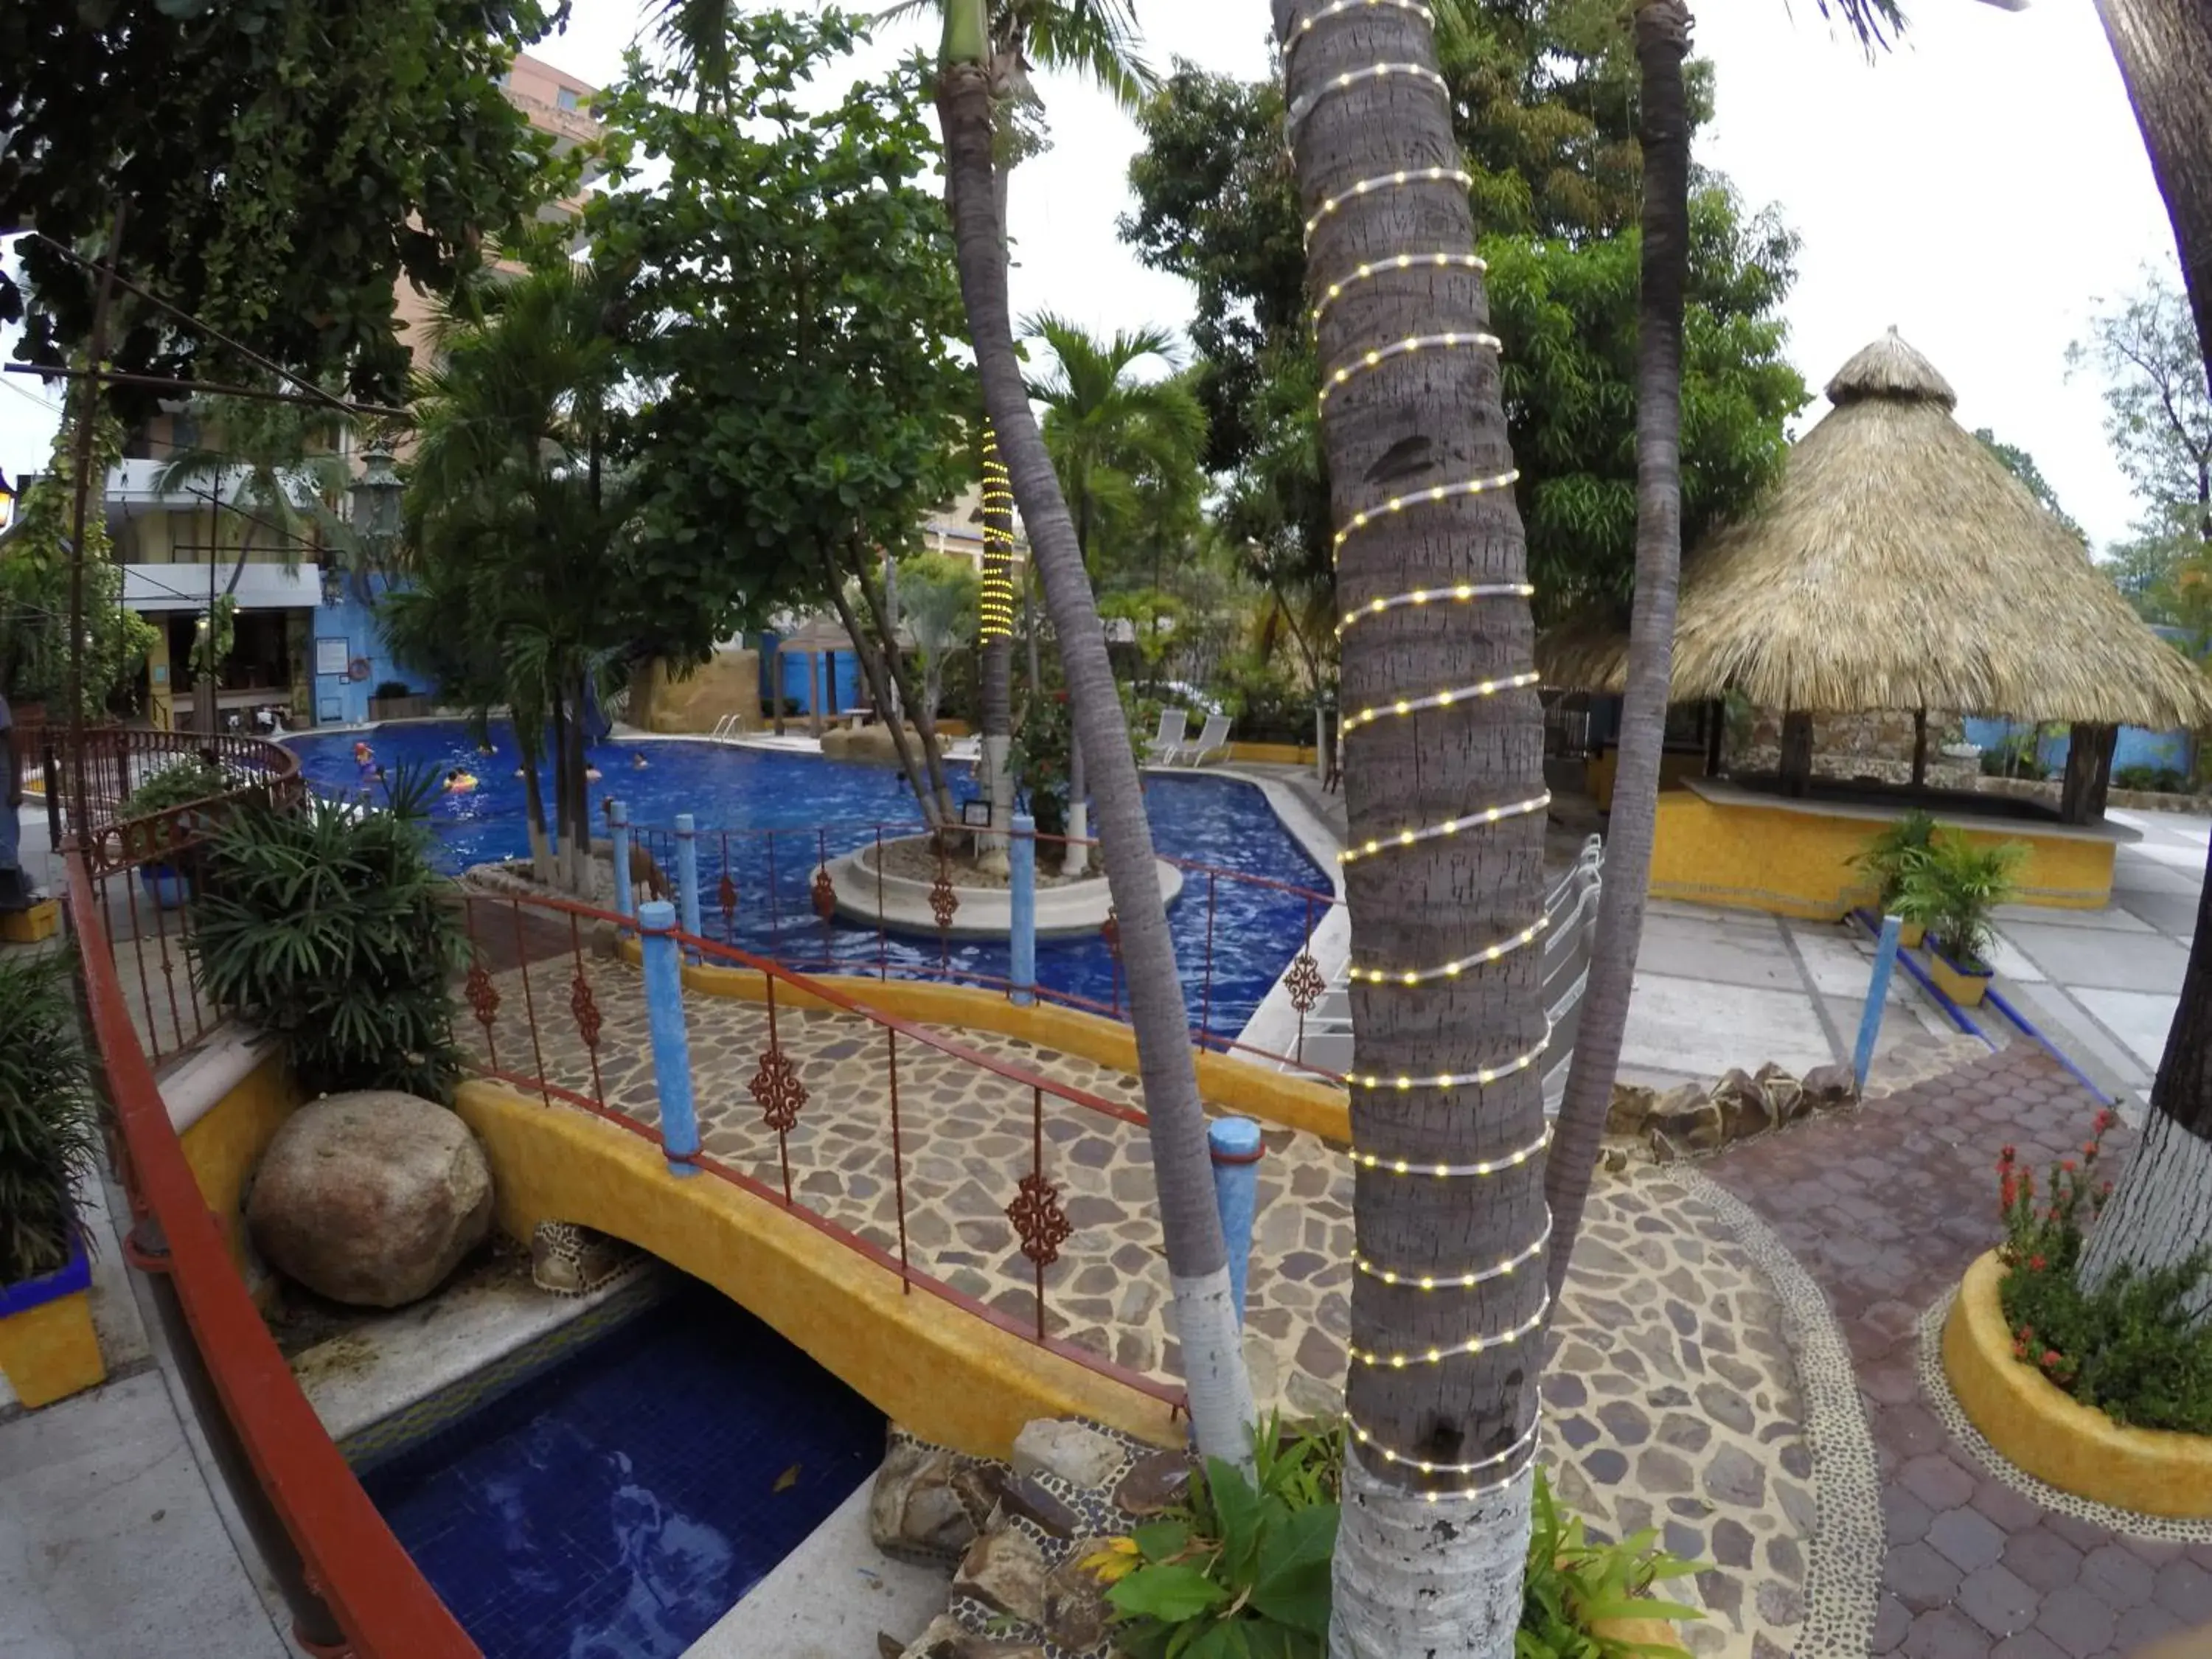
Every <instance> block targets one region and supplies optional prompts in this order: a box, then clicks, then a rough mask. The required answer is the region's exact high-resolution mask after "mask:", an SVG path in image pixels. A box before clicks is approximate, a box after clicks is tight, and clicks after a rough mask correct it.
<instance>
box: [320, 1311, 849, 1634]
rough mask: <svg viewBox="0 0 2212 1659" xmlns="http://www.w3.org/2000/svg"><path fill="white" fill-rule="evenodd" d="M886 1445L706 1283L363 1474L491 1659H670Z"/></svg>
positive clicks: (792, 1351) (783, 1344)
mask: <svg viewBox="0 0 2212 1659" xmlns="http://www.w3.org/2000/svg"><path fill="white" fill-rule="evenodd" d="M883 1451H884V1419H883V1414H882V1413H880V1412H878V1411H877V1410H876V1409H875V1408H874V1407H872V1406H870V1405H869V1404H868V1403H867V1402H866V1401H864V1400H862V1399H861V1398H860V1395H856V1394H854V1392H853V1391H852V1390H851V1389H848V1388H847V1387H846V1386H845V1385H844V1384H843V1383H840V1382H839V1381H838V1380H837V1379H836V1377H834V1376H830V1375H829V1372H827V1371H825V1370H823V1369H822V1368H821V1367H820V1366H818V1365H817V1364H814V1362H813V1361H811V1359H808V1358H806V1357H805V1355H804V1354H802V1353H800V1352H799V1350H797V1349H796V1348H794V1347H793V1346H791V1345H790V1344H789V1343H788V1342H787V1341H785V1340H784V1339H783V1338H782V1337H781V1336H779V1335H777V1334H775V1332H774V1331H772V1330H770V1329H769V1328H768V1327H767V1326H765V1325H763V1324H762V1323H761V1322H759V1321H758V1320H757V1319H755V1318H753V1317H752V1316H751V1315H750V1314H748V1313H746V1312H745V1311H744V1310H743V1309H741V1308H739V1307H738V1306H737V1304H734V1303H732V1302H731V1301H729V1300H728V1299H727V1298H726V1297H721V1296H720V1295H717V1294H716V1293H715V1292H714V1291H712V1290H710V1289H708V1287H706V1286H704V1285H697V1284H696V1283H693V1284H687V1285H685V1286H684V1289H683V1290H681V1291H678V1293H677V1294H676V1295H674V1296H673V1297H671V1298H669V1299H668V1300H667V1301H665V1302H663V1303H661V1304H658V1305H657V1306H656V1307H654V1308H653V1309H652V1310H650V1311H648V1312H646V1313H644V1314H641V1315H639V1316H637V1317H635V1318H634V1319H631V1320H628V1321H626V1322H623V1323H622V1324H620V1325H618V1326H617V1327H616V1328H614V1329H613V1330H612V1331H611V1332H610V1333H609V1334H607V1335H606V1336H605V1337H603V1338H601V1339H599V1340H597V1341H595V1342H593V1343H592V1345H591V1346H588V1347H586V1348H585V1349H583V1350H582V1351H581V1352H580V1353H578V1354H577V1355H576V1356H575V1357H574V1358H570V1359H567V1360H564V1361H562V1363H561V1364H558V1365H557V1366H556V1367H555V1368H554V1369H552V1370H549V1371H546V1372H544V1373H543V1374H542V1375H540V1376H537V1377H535V1378H533V1379H532V1380H531V1381H530V1382H528V1383H524V1384H523V1385H522V1386H521V1387H520V1389H516V1390H515V1391H514V1392H513V1393H512V1394H509V1395H506V1396H505V1397H503V1398H501V1399H500V1400H498V1401H495V1402H493V1403H492V1404H491V1405H489V1406H486V1407H483V1408H482V1409H481V1410H478V1411H476V1412H473V1413H470V1414H469V1415H468V1416H466V1417H464V1418H462V1419H459V1421H458V1422H455V1423H454V1424H453V1425H451V1426H450V1427H448V1428H446V1429H444V1430H441V1431H440V1432H439V1433H437V1434H436V1435H435V1436H433V1437H431V1438H429V1439H428V1440H426V1441H423V1442H422V1443H420V1444H418V1445H416V1446H414V1447H411V1448H410V1449H408V1450H406V1451H404V1452H402V1453H400V1454H399V1455H398V1456H396V1457H395V1458H393V1459H392V1460H391V1461H389V1462H384V1463H381V1464H379V1465H377V1466H376V1467H375V1468H371V1469H369V1470H368V1471H367V1472H366V1473H365V1474H363V1475H362V1486H364V1487H366V1488H367V1489H368V1495H369V1497H370V1498H371V1499H372V1500H373V1501H374V1503H375V1504H376V1506H377V1509H378V1510H380V1512H381V1513H382V1514H383V1516H384V1518H385V1520H386V1522H388V1523H389V1524H390V1526H391V1528H392V1531H393V1533H394V1534H397V1535H398V1539H399V1541H400V1542H401V1543H402V1544H403V1545H404V1546H405V1547H406V1549H407V1552H408V1553H409V1554H410V1555H411V1556H413V1557H414V1558H415V1561H416V1565H419V1566H420V1567H421V1568H422V1571H423V1574H424V1576H425V1577H428V1579H429V1581H430V1583H431V1585H432V1587H433V1588H434V1589H436V1590H437V1592H438V1594H439V1595H440V1596H441V1597H442V1598H443V1599H444V1601H445V1603H446V1605H447V1607H450V1608H451V1609H452V1610H453V1616H454V1617H455V1618H457V1619H459V1620H460V1622H461V1624H462V1626H464V1627H465V1629H466V1630H467V1631H468V1632H469V1634H470V1636H471V1638H474V1639H475V1641H476V1643H477V1646H479V1647H481V1648H482V1649H483V1651H484V1654H485V1659H556V1656H557V1659H672V1656H675V1655H677V1654H680V1653H682V1652H683V1651H684V1649H685V1648H686V1647H688V1646H689V1645H690V1644H691V1643H693V1642H694V1641H696V1640H697V1639H698V1638H699V1637H700V1636H701V1635H702V1634H703V1633H704V1632H706V1631H707V1629H708V1626H711V1625H713V1624H714V1621H715V1620H717V1619H719V1618H720V1617H721V1615H722V1614H723V1613H726V1611H728V1609H729V1608H730V1607H732V1606H734V1605H735V1604H736V1602H737V1601H738V1599H739V1598H740V1597H741V1596H743V1595H744V1594H745V1592H746V1591H747V1590H749V1589H751V1588H752V1587H753V1585H754V1584H755V1583H758V1582H759V1580H760V1579H761V1578H762V1577H763V1576H764V1575H765V1574H766V1573H767V1572H768V1571H769V1570H770V1569H771V1568H773V1567H774V1566H775V1565H776V1564H777V1563H778V1562H780V1561H781V1560H782V1559H783V1558H784V1557H785V1556H786V1555H787V1554H789V1553H791V1551H792V1550H793V1548H795V1547H797V1546H798V1545H799V1542H800V1541H802V1540H803V1539H805V1537H806V1535H807V1534H809V1533H811V1531H813V1529H814V1528H816V1527H817V1526H819V1525H820V1524H821V1523H822V1522H823V1521H824V1520H825V1519H827V1518H828V1516H829V1513H830V1511H831V1510H835V1509H836V1507H837V1505H838V1504H841V1503H842V1502H843V1501H844V1500H845V1498H847V1497H848V1495H849V1494H850V1493H851V1492H853V1491H854V1489H855V1488H856V1487H858V1486H860V1483H861V1482H862V1481H864V1480H866V1479H867V1478H868V1476H869V1474H871V1473H872V1470H873V1469H874V1468H875V1466H876V1465H877V1463H878V1462H880V1461H881V1459H882V1457H883Z"/></svg>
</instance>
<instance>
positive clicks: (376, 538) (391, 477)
mask: <svg viewBox="0 0 2212 1659" xmlns="http://www.w3.org/2000/svg"><path fill="white" fill-rule="evenodd" d="M404 488H405V486H404V485H403V484H401V483H400V482H399V475H398V473H396V472H394V471H392V452H391V451H390V450H388V449H386V448H385V447H384V446H383V445H382V444H380V443H378V444H371V445H370V446H369V447H368V448H367V449H365V450H363V451H362V457H361V477H358V478H356V479H355V480H354V483H353V490H352V507H353V513H352V518H353V528H354V534H355V536H356V538H358V539H359V541H360V544H361V550H362V557H363V568H365V569H368V570H373V569H374V568H376V567H377V566H378V565H379V564H380V563H382V562H383V561H384V560H385V559H386V557H388V556H390V554H391V551H392V545H393V544H395V543H396V542H398V539H399V497H400V494H401V492H402V490H403V489H404ZM364 580H365V579H364ZM339 592H340V589H339V579H338V578H337V577H336V576H335V575H334V574H333V573H332V572H331V570H330V569H328V568H325V570H324V572H323V603H324V604H325V605H336V604H337V602H338V597H339Z"/></svg>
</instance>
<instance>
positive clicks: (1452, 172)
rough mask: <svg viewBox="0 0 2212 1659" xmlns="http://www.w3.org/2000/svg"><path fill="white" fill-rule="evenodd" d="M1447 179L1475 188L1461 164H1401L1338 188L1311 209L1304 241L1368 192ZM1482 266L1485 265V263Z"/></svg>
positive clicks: (1440, 182) (1472, 178) (1471, 177)
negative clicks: (1446, 165) (1335, 192)
mask: <svg viewBox="0 0 2212 1659" xmlns="http://www.w3.org/2000/svg"><path fill="white" fill-rule="evenodd" d="M1447 180H1449V182H1450V183H1452V184H1455V185H1458V186H1459V187H1460V188H1461V189H1462V190H1473V189H1474V174H1473V173H1469V172H1468V171H1467V170H1466V169H1465V168H1463V167H1401V168H1400V169H1399V170H1398V171H1397V172H1395V173H1377V174H1376V176H1375V177H1374V178H1372V179H1361V180H1360V181H1359V182H1358V184H1356V185H1352V188H1351V189H1349V190H1346V191H1339V192H1338V193H1337V194H1336V195H1334V196H1331V197H1327V198H1326V199H1324V200H1323V201H1322V204H1321V205H1320V206H1319V207H1317V208H1316V209H1315V210H1314V216H1313V217H1312V218H1310V219H1309V220H1307V221H1306V240H1308V241H1311V240H1313V234H1314V232H1315V231H1316V230H1317V229H1319V228H1321V222H1322V220H1324V219H1326V218H1328V216H1329V215H1330V214H1332V213H1334V212H1335V211H1336V210H1337V209H1339V208H1340V207H1342V206H1343V205H1344V204H1346V202H1350V201H1354V200H1356V199H1358V197H1362V196H1364V195H1366V194H1367V193H1368V192H1369V191H1376V190H1388V189H1389V188H1391V187H1392V186H1394V185H1416V184H1419V185H1435V184H1443V183H1444V182H1446V181H1447ZM1485 269H1488V267H1487V266H1486V267H1485Z"/></svg>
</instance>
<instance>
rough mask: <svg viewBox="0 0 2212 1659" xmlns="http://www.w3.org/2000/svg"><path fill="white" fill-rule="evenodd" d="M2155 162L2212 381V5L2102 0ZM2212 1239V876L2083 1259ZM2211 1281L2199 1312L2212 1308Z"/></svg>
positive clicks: (2172, 1255) (2182, 1253)
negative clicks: (2153, 1070) (2121, 1163)
mask: <svg viewBox="0 0 2212 1659" xmlns="http://www.w3.org/2000/svg"><path fill="white" fill-rule="evenodd" d="M2098 11H2099V13H2100V15H2101V16H2102V17H2103V18H2104V21H2105V33H2106V36H2107V37H2108V38H2109V39H2110V40H2111V41H2112V51H2113V53H2114V55H2115V56H2116V57H2117V58H2118V59H2119V63H2120V71H2121V74H2122V75H2123V76H2124V78H2125V79H2126V82H2127V86H2128V95H2129V97H2130V100H2132V101H2133V103H2134V105H2135V110H2136V120H2137V122H2138V123H2139V124H2140V125H2142V132H2143V140H2144V143H2145V144H2146V145H2147V146H2148V149H2149V151H2150V160H2151V171H2152V173H2154V175H2155V176H2156V178H2157V179H2158V185H2159V190H2160V193H2161V194H2163V195H2164V197H2166V211H2167V213H2168V215H2169V216H2171V217H2172V222H2173V239H2174V242H2175V245H2176V246H2177V248H2178V249H2179V252H2180V255H2181V271H2182V277H2183V280H2184V282H2185V283H2186V284H2187V286H2188V289H2189V302H2190V310H2191V313H2192V315H2193V316H2194V317H2195V318H2196V321H2197V349H2198V350H2199V352H2200V353H2202V354H2203V357H2204V369H2205V374H2206V376H2207V380H2208V382H2212V8H2208V7H2207V6H2206V5H2205V4H2204V3H2203V0H2099V4H2098ZM2208 1238H2212V878H2208V879H2207V881H2206V883H2205V885H2204V891H2203V897H2202V898H2201V899H2200V900H2199V902H2198V908H2197V937H2196V939H2195V941H2194V942H2193V943H2192V944H2191V946H2190V950H2189V967H2188V969H2187V971H2186V972H2185V974H2184V975H2183V976H2182V981H2181V1002H2180V1006H2179V1007H2178V1008H2177V1009H2176V1010H2175V1011H2174V1016H2173V1029H2172V1030H2171V1031H2170V1032H2169V1033H2168V1034H2167V1036H2166V1054H2165V1057H2164V1058H2163V1059H2161V1060H2160V1062H2159V1067H2158V1077H2157V1079H2156V1080H2155V1081H2154V1082H2153V1083H2152V1085H2151V1091H2150V1115H2149V1119H2148V1121H2147V1122H2146V1123H2145V1124H2144V1126H2143V1136H2142V1143H2141V1144H2140V1145H2139V1146H2137V1147H2136V1152H2135V1156H2134V1157H2133V1158H2130V1160H2129V1161H2128V1166H2127V1169H2126V1170H2125V1172H2124V1174H2123V1175H2122V1176H2121V1177H2120V1181H2119V1185H2118V1188H2116V1189H2115V1190H2114V1192H2113V1194H2112V1201H2111V1203H2109V1204H2108V1205H2106V1208H2105V1213H2104V1216H2103V1218H2102V1219H2101V1220H2100V1222H2099V1223H2098V1225H2097V1230H2096V1231H2095V1232H2094V1233H2093V1234H2092V1235H2091V1237H2090V1239H2089V1245H2088V1249H2087V1250H2086V1251H2085V1252H2084V1253H2083V1255H2082V1258H2081V1277H2082V1280H2083V1282H2084V1283H2085V1284H2086V1285H2091V1286H2095V1285H2100V1284H2102V1283H2104V1282H2105V1281H2106V1279H2109V1278H2110V1277H2111V1276H2112V1273H2113V1272H2114V1271H2115V1270H2116V1269H2118V1268H2119V1267H2123V1266H2125V1267H2132V1268H2136V1269H2142V1268H2145V1267H2160V1266H2165V1265H2167V1264H2169V1263H2172V1262H2176V1261H2180V1260H2182V1259H2183V1258H2185V1257H2186V1256H2187V1255H2190V1254H2191V1252H2192V1251H2195V1250H2198V1249H2203V1247H2204V1244H2205V1241H2206V1240H2207V1239H2208ZM2208 1301H2212V1298H2208V1297H2207V1296H2206V1294H2205V1292H2204V1291H2203V1289H2202V1288H2201V1286H2200V1291H2199V1301H2198V1303H2197V1313H2198V1315H2199V1316H2203V1314H2204V1313H2205V1312H2206V1311H2207V1310H2208Z"/></svg>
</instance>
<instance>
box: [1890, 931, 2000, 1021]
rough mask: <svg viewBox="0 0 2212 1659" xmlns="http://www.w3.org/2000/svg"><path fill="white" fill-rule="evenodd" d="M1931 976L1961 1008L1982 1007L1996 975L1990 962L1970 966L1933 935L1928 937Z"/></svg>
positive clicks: (1938, 986) (1937, 985)
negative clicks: (1964, 964)
mask: <svg viewBox="0 0 2212 1659" xmlns="http://www.w3.org/2000/svg"><path fill="white" fill-rule="evenodd" d="M1899 943H1900V944H1901V943H1903V940H1902V939H1900V940H1899ZM1928 977H1929V978H1930V979H1932V980H1934V981H1936V987H1937V988H1938V989H1940V990H1941V991H1942V993H1943V994H1944V995H1945V996H1947V997H1948V998H1950V999H1951V1000H1952V1001H1954V1002H1955V1003H1957V1004H1958V1005H1959V1006H1960V1007H1961V1008H1978V1007H1980V1006H1982V999H1983V998H1984V997H1985V996H1987V995H1988V994H1989V990H1990V981H1991V980H1992V979H1994V978H1996V974H1995V972H1994V971H1993V970H1992V969H1990V968H1988V967H1986V966H1984V967H1979V968H1969V967H1965V966H1962V965H1961V964H1960V963H1957V962H1954V961H1953V960H1952V959H1951V957H1949V956H1948V955H1947V954H1946V953H1945V951H1944V949H1943V941H1942V940H1941V939H1929V941H1928Z"/></svg>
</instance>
